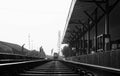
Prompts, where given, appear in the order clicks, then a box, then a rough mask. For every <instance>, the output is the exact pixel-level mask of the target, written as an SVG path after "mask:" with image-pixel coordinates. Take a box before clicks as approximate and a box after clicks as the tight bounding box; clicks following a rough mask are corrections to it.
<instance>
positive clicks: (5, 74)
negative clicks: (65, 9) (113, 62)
mask: <svg viewBox="0 0 120 76" xmlns="http://www.w3.org/2000/svg"><path fill="white" fill-rule="evenodd" d="M0 76H120V69H115V68H110V67H104V66H98V65H91V64H86V63H80V62H74V61H66V60H65V61H64V60H45V59H44V60H31V61H22V62H13V63H4V64H0Z"/></svg>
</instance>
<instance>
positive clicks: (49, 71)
mask: <svg viewBox="0 0 120 76" xmlns="http://www.w3.org/2000/svg"><path fill="white" fill-rule="evenodd" d="M19 75H20V76H79V74H76V73H75V72H74V71H73V70H71V69H70V68H69V67H67V66H65V65H64V64H63V63H61V62H59V61H51V62H48V63H45V64H44V65H42V66H37V67H34V68H32V69H29V70H25V71H24V72H23V73H20V74H19Z"/></svg>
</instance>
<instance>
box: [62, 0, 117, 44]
mask: <svg viewBox="0 0 120 76" xmlns="http://www.w3.org/2000/svg"><path fill="white" fill-rule="evenodd" d="M105 1H106V0H72V2H71V7H70V9H69V14H68V17H67V20H66V25H65V28H64V33H63V38H62V43H63V44H64V43H69V42H70V41H71V40H73V39H74V38H75V35H76V34H79V35H80V34H82V33H83V32H81V31H82V30H83V28H87V27H88V25H87V23H90V17H89V15H90V16H92V17H94V13H95V10H96V9H98V17H101V18H102V17H103V16H104V11H103V10H104V9H105V8H104V6H105V4H104V3H105ZM108 1H109V0H108ZM118 1H119V0H118ZM115 2H116V0H110V2H109V4H110V5H113V4H114V3H115ZM98 6H100V7H98ZM101 7H102V9H103V10H102V9H101Z"/></svg>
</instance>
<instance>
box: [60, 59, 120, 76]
mask: <svg viewBox="0 0 120 76" xmlns="http://www.w3.org/2000/svg"><path fill="white" fill-rule="evenodd" d="M61 62H62V63H64V64H65V65H67V66H69V67H71V69H73V70H75V71H76V72H77V73H79V74H80V75H81V76H120V69H115V68H110V67H103V66H98V65H92V64H86V63H80V62H74V61H67V60H65V61H61Z"/></svg>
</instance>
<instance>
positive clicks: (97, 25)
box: [0, 0, 120, 76]
mask: <svg viewBox="0 0 120 76" xmlns="http://www.w3.org/2000/svg"><path fill="white" fill-rule="evenodd" d="M58 42H59V43H58V44H59V45H58V49H59V52H58V53H53V49H52V50H51V54H52V56H49V57H48V56H47V55H46V54H45V52H44V49H43V47H42V46H41V47H40V49H39V51H35V50H32V51H29V50H27V49H26V48H24V45H25V44H23V45H22V46H19V45H16V44H12V43H7V42H1V41H0V46H4V48H0V52H1V51H3V50H5V48H9V49H7V50H9V52H7V53H5V52H4V53H0V70H1V71H0V75H1V76H120V60H119V58H120V0H72V1H71V4H70V7H69V12H68V15H67V19H66V23H65V25H64V31H63V34H62V38H61V41H60V39H59V38H58ZM62 44H63V45H64V44H65V46H64V47H63V48H60V45H62ZM13 50H14V51H17V52H12V51H13ZM18 51H19V52H18ZM60 53H62V56H61V55H60ZM7 60H9V61H7Z"/></svg>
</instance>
